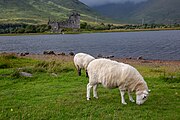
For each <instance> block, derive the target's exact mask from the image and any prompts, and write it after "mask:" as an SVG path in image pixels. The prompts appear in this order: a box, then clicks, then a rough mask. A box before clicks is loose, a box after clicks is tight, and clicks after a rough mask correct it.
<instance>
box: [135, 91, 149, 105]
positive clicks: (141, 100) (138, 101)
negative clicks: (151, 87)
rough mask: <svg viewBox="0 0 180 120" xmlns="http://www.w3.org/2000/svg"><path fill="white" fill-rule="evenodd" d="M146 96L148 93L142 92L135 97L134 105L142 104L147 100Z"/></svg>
mask: <svg viewBox="0 0 180 120" xmlns="http://www.w3.org/2000/svg"><path fill="white" fill-rule="evenodd" d="M148 95H149V93H148V92H147V91H143V92H141V93H139V94H137V95H136V104H138V105H141V104H143V103H144V102H145V101H146V100H147V98H148Z"/></svg>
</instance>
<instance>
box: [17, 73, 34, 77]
mask: <svg viewBox="0 0 180 120" xmlns="http://www.w3.org/2000/svg"><path fill="white" fill-rule="evenodd" d="M19 74H20V75H21V76H24V77H32V74H31V73H27V72H20V73H19Z"/></svg>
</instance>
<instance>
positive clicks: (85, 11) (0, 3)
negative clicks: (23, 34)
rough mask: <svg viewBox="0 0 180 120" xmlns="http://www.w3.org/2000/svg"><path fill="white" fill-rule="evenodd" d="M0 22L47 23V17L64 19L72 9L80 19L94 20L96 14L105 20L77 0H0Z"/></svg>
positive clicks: (100, 18)
mask: <svg viewBox="0 0 180 120" xmlns="http://www.w3.org/2000/svg"><path fill="white" fill-rule="evenodd" d="M0 11H1V12H0V23H31V24H43V23H47V21H48V19H49V17H50V18H51V19H55V20H64V19H67V17H68V16H69V15H70V14H71V13H72V11H76V12H79V13H80V14H81V20H82V21H88V22H94V21H95V18H96V16H98V18H99V20H100V21H101V20H105V19H104V18H102V17H101V16H100V15H99V14H97V13H96V12H95V11H93V10H92V9H91V8H90V7H88V6H86V5H85V4H83V3H81V2H79V0H0Z"/></svg>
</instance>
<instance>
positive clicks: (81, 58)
mask: <svg viewBox="0 0 180 120" xmlns="http://www.w3.org/2000/svg"><path fill="white" fill-rule="evenodd" d="M94 59H95V58H94V57H92V56H91V55H88V54H85V53H77V54H76V55H75V56H74V65H75V67H76V69H77V70H78V75H79V76H81V69H85V70H86V77H88V73H87V66H88V65H89V63H90V62H91V61H92V60H94Z"/></svg>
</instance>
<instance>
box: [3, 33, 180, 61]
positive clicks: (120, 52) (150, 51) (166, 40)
mask: <svg viewBox="0 0 180 120" xmlns="http://www.w3.org/2000/svg"><path fill="white" fill-rule="evenodd" d="M45 50H53V51H55V52H57V53H60V52H65V53H67V54H68V53H69V52H71V51H72V52H74V53H78V52H85V53H89V54H91V55H94V56H97V55H98V54H102V55H104V56H108V55H114V56H115V57H117V58H120V57H121V58H126V57H138V56H143V58H145V59H160V60H180V30H173V31H148V32H117V33H92V34H75V35H66V34H65V35H30V36H0V52H29V53H40V54H42V53H43V51H45Z"/></svg>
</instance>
